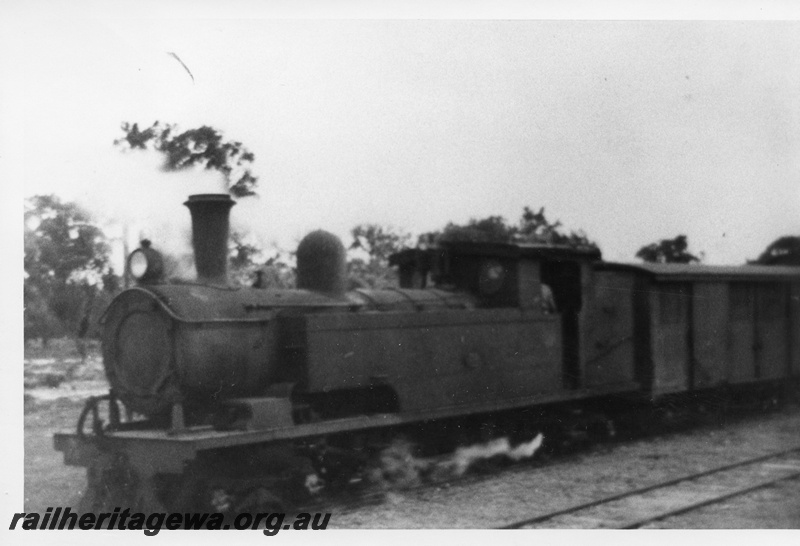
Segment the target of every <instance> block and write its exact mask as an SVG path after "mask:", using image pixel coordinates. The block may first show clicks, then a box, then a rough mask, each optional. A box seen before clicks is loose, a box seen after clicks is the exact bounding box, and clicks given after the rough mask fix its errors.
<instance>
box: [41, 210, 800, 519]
mask: <svg viewBox="0 0 800 546" xmlns="http://www.w3.org/2000/svg"><path fill="white" fill-rule="evenodd" d="M185 204H186V205H187V206H188V208H189V210H190V212H191V215H192V227H193V245H194V249H195V264H196V269H197V274H198V278H197V280H196V282H184V283H167V282H165V281H164V280H163V276H164V272H163V260H162V257H161V256H160V254H159V253H158V252H157V251H156V250H155V249H153V248H151V247H150V246H149V245H147V244H144V245H143V246H142V247H141V248H139V249H137V250H135V251H134V252H133V253H132V254H131V256H130V257H129V262H128V264H129V270H130V272H131V274H132V275H133V277H134V278H136V280H137V286H135V287H134V288H130V289H128V290H126V291H124V292H122V293H121V294H120V295H119V296H118V297H117V298H116V299H115V300H114V301H113V302H112V303H111V305H110V306H109V308H108V309H107V310H106V312H105V314H104V315H103V317H102V319H101V323H102V327H103V328H102V331H103V334H102V347H103V360H104V366H105V370H106V374H107V377H108V381H109V384H110V392H109V394H108V395H107V396H104V397H93V398H91V399H90V400H89V401H87V404H86V407H85V408H84V410H83V412H82V413H81V415H80V416H79V419H78V427H77V430H76V431H75V432H72V433H61V434H57V435H56V436H55V438H54V440H55V447H56V449H57V450H59V451H62V452H63V453H64V459H65V462H66V464H68V465H78V466H83V467H86V468H87V481H88V483H87V488H86V493H85V495H84V500H83V504H82V508H83V509H85V510H98V509H101V508H102V507H115V506H127V507H131V508H139V509H142V510H148V511H158V510H165V509H168V510H173V511H174V510H183V509H191V508H196V509H199V508H200V507H206V508H207V507H209V506H211V507H213V508H216V509H218V510H219V509H231V510H233V509H236V510H243V509H262V510H263V509H265V508H269V507H270V506H273V505H277V504H279V503H281V502H285V498H286V497H289V498H290V499H294V498H299V497H301V496H302V495H304V494H306V493H307V492H308V490H309V489H313V488H317V487H319V485H332V484H336V483H337V482H343V481H344V482H346V481H347V480H350V479H352V477H353V476H354V475H356V474H357V473H358V472H360V471H363V468H364V466H365V464H369V463H368V460H369V458H370V457H371V456H372V455H374V454H375V453H377V452H378V451H379V450H380V449H381V448H382V447H385V446H386V445H387V442H390V441H391V439H392V438H395V437H396V436H397V435H398V434H400V433H403V434H407V435H409V436H411V437H412V438H413V439H414V441H416V442H419V443H420V444H421V445H423V446H428V449H431V450H433V451H436V450H438V449H447V447H443V446H450V447H452V445H457V444H458V443H459V442H465V441H471V440H474V439H475V438H486V437H491V436H492V435H500V434H502V435H507V436H509V437H511V438H513V439H514V441H525V440H526V439H529V438H531V437H532V436H533V434H535V433H536V432H537V431H538V430H540V429H541V427H542V426H545V425H543V423H545V422H546V421H547V419H548V416H550V417H552V416H553V415H556V416H558V415H563V414H564V412H567V413H569V414H575V413H578V412H586V411H589V410H592V411H595V412H599V413H601V414H602V413H604V412H610V411H612V409H613V408H617V409H618V408H620V407H628V408H630V407H633V406H634V405H636V404H657V403H659V402H660V401H664V400H672V399H675V398H676V397H679V398H680V397H683V399H686V398H687V397H688V398H689V399H698V398H702V397H703V396H704V395H707V394H709V393H711V394H712V395H713V396H715V397H719V396H721V393H723V392H724V393H728V392H732V391H736V390H747V391H748V392H752V391H753V389H757V390H758V391H759V392H761V391H764V392H770V393H774V392H780V390H781V389H785V388H786V387H787V385H788V386H791V388H793V389H796V388H797V384H798V378H800V335H799V334H800V268H792V267H781V266H769V267H764V266H740V267H711V266H700V265H666V264H640V265H629V264H618V263H609V262H604V261H602V260H601V255H600V253H599V251H598V250H596V249H594V248H573V247H565V246H557V245H541V244H498V243H479V242H449V243H442V244H439V245H437V246H433V247H430V248H414V249H407V250H404V251H402V252H400V253H398V254H395V255H394V256H392V259H391V263H392V265H394V266H396V267H397V269H398V272H399V277H400V286H401V287H400V288H397V289H387V290H367V289H359V290H354V291H347V290H346V281H345V278H346V277H345V261H344V255H345V250H344V247H343V246H342V243H341V241H339V240H338V238H336V237H335V236H333V235H331V234H329V233H326V232H322V231H318V232H314V233H311V234H309V235H308V236H307V237H306V238H305V239H303V241H302V242H301V243H300V245H299V247H298V249H297V288H296V289H294V290H286V289H280V290H278V289H262V288H232V287H230V286H229V285H228V284H227V282H226V275H227V272H226V263H227V241H228V225H229V212H230V209H231V207H232V206H233V205H234V202H233V201H232V200H231V199H230V197H229V196H227V195H217V194H202V195H193V196H190V197H189V200H188V201H187V202H186V203H185ZM550 293H551V294H552V300H553V301H551V300H550V298H549V297H548V295H549V294H550ZM312 477H313V478H314V479H313V480H311V481H309V480H310V478H312ZM312 485H313V486H314V487H312ZM279 495H282V496H283V498H279Z"/></svg>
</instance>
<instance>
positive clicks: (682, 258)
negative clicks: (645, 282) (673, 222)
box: [636, 235, 703, 264]
mask: <svg viewBox="0 0 800 546" xmlns="http://www.w3.org/2000/svg"><path fill="white" fill-rule="evenodd" d="M688 248H689V242H688V240H687V238H686V235H678V236H677V237H675V238H674V239H662V240H661V241H659V242H657V243H651V244H649V245H646V246H643V247H642V248H640V249H639V251H638V252H637V253H636V257H637V258H640V259H641V260H642V261H645V262H652V263H661V264H664V263H677V264H689V263H700V261H702V257H703V253H702V252H701V253H700V256H699V257H698V256H695V255H694V254H692V253H691V252H689V250H688Z"/></svg>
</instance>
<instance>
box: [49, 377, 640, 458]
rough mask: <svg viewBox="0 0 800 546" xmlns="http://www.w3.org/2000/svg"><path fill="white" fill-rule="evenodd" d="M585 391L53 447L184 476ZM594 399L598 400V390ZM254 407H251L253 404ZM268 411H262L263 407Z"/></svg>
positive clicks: (78, 439) (85, 438)
mask: <svg viewBox="0 0 800 546" xmlns="http://www.w3.org/2000/svg"><path fill="white" fill-rule="evenodd" d="M636 387H637V385H636V384H633V383H632V384H630V385H627V384H626V385H624V386H623V385H619V384H618V385H615V386H614V387H613V388H610V389H609V391H610V392H616V393H619V392H635V389H636ZM588 394H589V393H588V392H586V391H584V390H575V391H569V392H564V391H561V392H556V393H543V394H540V395H537V396H531V397H525V398H519V399H512V400H504V401H502V402H492V403H484V404H471V405H469V406H449V407H445V408H437V409H435V410H433V411H428V412H414V413H411V412H408V413H381V414H375V415H362V416H357V417H347V418H341V419H331V420H327V421H319V422H313V423H305V424H297V425H295V424H292V423H287V424H286V426H280V427H274V428H268V429H258V428H255V427H245V428H244V429H240V430H215V429H213V428H211V427H207V426H206V427H187V428H184V429H181V430H174V429H146V430H117V431H108V432H105V433H103V434H100V435H98V434H78V433H57V434H55V436H54V446H55V449H56V450H57V451H61V452H63V453H64V462H65V464H67V465H70V466H86V467H88V466H90V465H91V463H92V461H93V460H94V459H93V457H95V456H96V455H97V454H98V453H100V452H117V453H124V454H125V457H126V458H127V459H128V460H129V461H130V462H131V463H132V464H133V465H135V466H137V467H140V468H147V469H148V470H149V471H150V472H151V473H159V472H164V473H175V472H178V473H179V472H182V470H183V467H184V465H185V464H186V463H188V462H191V461H192V460H194V459H195V458H196V457H197V455H198V453H200V452H202V451H207V450H213V449H223V448H231V447H235V446H246V445H255V444H266V443H271V442H280V441H287V440H299V439H314V438H318V437H323V436H327V435H331V434H337V433H343V432H351V431H358V430H368V429H376V428H384V427H393V426H399V425H404V424H410V423H414V422H420V421H426V420H430V419H443V418H450V417H459V416H463V415H468V414H480V413H487V414H488V413H492V412H495V411H502V410H508V409H515V408H524V407H527V406H536V405H542V404H549V403H558V402H567V401H570V400H582V399H586V398H587V395H588ZM591 394H592V395H595V396H596V395H597V394H598V392H597V391H594V392H592V393H591ZM250 407H252V405H250ZM262 409H263V408H262Z"/></svg>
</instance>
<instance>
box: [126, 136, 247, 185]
mask: <svg viewBox="0 0 800 546" xmlns="http://www.w3.org/2000/svg"><path fill="white" fill-rule="evenodd" d="M122 132H123V133H124V135H123V136H122V137H121V138H118V139H117V140H115V141H114V144H115V145H117V146H120V147H122V148H123V149H127V150H147V149H152V150H155V151H158V152H160V153H162V154H163V155H164V160H165V161H164V165H163V169H164V170H165V171H178V170H183V169H187V168H190V167H195V166H201V167H203V168H205V169H209V170H216V171H219V172H221V173H222V174H223V175H224V176H225V181H226V183H227V184H228V191H229V192H230V193H231V195H233V196H234V197H247V196H250V195H256V192H255V189H256V186H257V185H258V178H256V177H255V176H253V173H252V171H251V170H250V165H252V163H253V161H254V160H255V155H254V154H253V153H252V152H250V151H249V150H248V149H247V148H245V147H244V145H242V143H241V142H237V141H226V140H223V138H222V134H221V133H220V132H219V131H217V130H216V129H214V128H213V127H209V126H207V125H203V126H202V127H199V128H197V129H189V130H187V131H183V132H179V131H178V130H177V126H176V125H174V124H164V125H161V124H160V123H159V122H158V121H156V122H155V123H153V125H151V126H150V127H148V128H147V129H144V130H140V129H139V125H138V124H137V123H133V124H131V123H127V122H125V123H123V124H122Z"/></svg>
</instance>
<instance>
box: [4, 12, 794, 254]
mask: <svg viewBox="0 0 800 546" xmlns="http://www.w3.org/2000/svg"><path fill="white" fill-rule="evenodd" d="M113 15H114V14H113V12H112V13H111V16H106V17H103V18H98V19H89V18H83V17H80V18H72V19H69V24H65V20H64V19H62V18H48V17H44V16H42V17H41V18H39V19H36V20H35V21H34V22H33V23H32V24H31V25H30V26H29V27H28V28H26V29H25V31H24V32H19V33H17V35H16V36H15V37H14V40H13V48H14V49H15V52H14V54H15V62H14V67H13V68H14V72H13V85H10V86H7V87H6V88H5V89H6V92H8V93H10V94H11V96H12V97H13V99H14V100H13V104H14V108H13V110H14V111H13V112H12V115H14V116H16V117H17V119H22V120H24V125H23V128H24V130H20V131H18V132H15V135H14V140H15V146H16V151H17V152H18V153H19V154H21V157H22V162H23V164H24V169H23V170H22V171H21V172H22V176H23V182H24V191H23V193H24V195H25V196H29V195H33V194H37V193H57V194H59V195H61V196H63V197H64V198H66V199H70V200H77V201H79V202H81V203H83V204H85V205H86V206H87V207H89V208H90V209H91V210H92V211H93V212H95V214H97V215H98V216H102V217H105V218H113V219H115V220H124V221H126V222H129V223H130V224H131V225H132V226H133V228H132V230H133V232H134V233H132V236H135V235H138V233H139V231H141V232H142V233H143V234H144V235H148V236H150V237H151V238H153V239H154V242H155V243H156V244H161V245H163V246H166V247H169V246H170V243H169V241H168V240H164V241H159V238H162V239H173V238H174V237H177V236H178V235H176V234H179V233H180V231H181V230H185V229H186V227H187V226H188V225H189V215H188V211H187V210H186V209H185V207H183V206H182V204H181V203H182V202H183V201H184V200H185V197H186V196H187V195H188V194H189V193H195V192H198V191H199V192H202V191H216V190H217V189H219V188H220V187H221V186H220V180H219V179H218V177H217V176H216V175H212V174H204V173H199V174H198V173H191V174H179V175H172V174H164V173H161V172H159V170H158V158H157V157H155V155H154V154H150V155H148V154H142V153H139V154H123V153H121V152H120V150H119V149H117V148H115V147H114V146H113V145H112V142H113V140H114V139H115V138H118V137H119V136H121V131H120V127H119V126H120V123H121V122H122V121H130V122H138V123H139V124H140V126H142V125H149V124H150V123H152V122H153V121H155V120H160V121H162V122H170V123H177V124H178V125H179V126H180V127H182V128H184V129H188V128H192V127H196V126H199V125H201V124H208V125H212V126H213V127H216V128H218V129H220V130H221V131H223V132H224V134H225V136H226V137H227V138H229V139H234V140H239V141H241V142H243V143H244V144H245V145H246V146H247V147H248V148H250V149H251V150H252V151H253V152H254V153H255V156H256V163H255V166H254V172H255V174H256V175H257V176H259V178H260V197H259V198H258V199H251V200H243V201H241V202H240V203H239V205H238V206H237V207H235V208H234V209H233V216H234V221H235V222H236V223H238V224H239V225H242V226H246V227H248V228H249V229H251V230H252V231H253V232H254V233H256V234H258V236H259V239H260V240H261V241H262V242H263V243H265V244H266V243H269V242H272V241H275V242H277V243H278V244H279V245H281V246H283V247H286V248H290V247H293V246H294V245H295V244H296V241H297V240H298V239H299V238H301V237H302V236H303V235H304V234H305V233H306V232H308V231H309V230H312V229H315V228H325V229H329V230H331V231H333V232H335V233H337V234H339V235H341V236H346V235H347V232H348V230H349V229H350V228H351V227H353V226H354V225H356V224H358V223H362V222H377V223H381V224H391V225H394V226H396V227H398V228H402V229H404V230H406V231H409V232H412V233H420V232H423V231H429V230H434V229H439V228H441V227H443V226H444V225H445V224H446V223H447V222H448V221H454V222H465V221H467V220H468V219H469V218H479V217H485V216H488V215H502V216H505V217H506V218H507V219H509V220H511V221H516V220H517V219H518V218H519V216H520V213H521V212H522V208H523V206H525V205H529V206H531V207H535V208H538V207H541V206H544V207H545V208H546V211H547V213H548V217H550V218H552V219H560V220H561V221H562V223H563V224H564V225H565V226H566V227H567V228H570V229H582V230H584V231H585V232H586V233H587V234H588V236H589V237H590V238H591V239H593V240H595V241H596V242H597V243H598V244H599V246H600V247H601V249H602V251H603V253H604V257H605V258H606V259H609V260H622V261H633V260H634V254H635V252H636V250H637V249H639V248H640V247H641V246H642V245H645V244H647V243H650V242H652V241H654V240H657V239H661V238H667V237H674V236H675V235H678V234H686V235H688V237H689V242H690V249H691V250H693V251H695V252H700V251H705V254H706V261H707V262H708V263H742V262H744V260H745V259H747V258H754V257H756V256H757V255H758V254H759V253H760V252H761V251H762V250H763V249H764V247H766V246H767V244H769V243H770V242H771V241H773V240H774V239H776V238H777V237H779V236H781V235H785V234H798V233H800V24H798V23H797V22H752V21H751V22H742V21H728V22H720V21H716V22H714V21H653V22H646V21H645V22H642V21H532V20H452V19H451V20H447V19H445V20H441V19H439V20H425V21H421V20H316V21H313V20H299V21H298V20H293V21H290V20H266V19H244V20H238V19H223V18H216V19H203V20H198V19H185V18H175V17H170V18H166V17H162V18H153V19H133V18H130V17H121V16H120V17H113ZM167 52H174V53H176V54H177V55H178V56H179V57H180V59H181V60H182V61H183V62H184V63H185V65H186V67H188V69H189V70H190V71H191V76H190V75H189V73H187V71H186V70H185V69H184V67H183V66H182V65H181V64H180V63H179V62H178V61H177V60H176V59H175V58H173V57H171V56H170V55H168V54H167Z"/></svg>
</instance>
